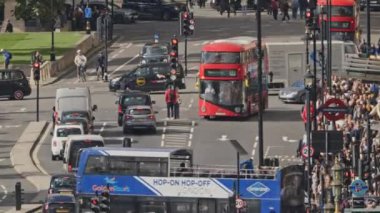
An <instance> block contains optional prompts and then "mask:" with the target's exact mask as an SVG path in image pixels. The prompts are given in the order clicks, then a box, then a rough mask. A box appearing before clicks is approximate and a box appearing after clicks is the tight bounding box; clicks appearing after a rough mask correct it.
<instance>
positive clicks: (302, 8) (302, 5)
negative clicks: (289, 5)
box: [298, 0, 307, 19]
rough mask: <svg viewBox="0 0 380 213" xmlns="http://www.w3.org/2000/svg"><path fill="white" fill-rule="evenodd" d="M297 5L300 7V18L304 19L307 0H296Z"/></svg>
mask: <svg viewBox="0 0 380 213" xmlns="http://www.w3.org/2000/svg"><path fill="white" fill-rule="evenodd" d="M298 5H299V8H300V19H304V18H305V13H306V7H307V0H298Z"/></svg>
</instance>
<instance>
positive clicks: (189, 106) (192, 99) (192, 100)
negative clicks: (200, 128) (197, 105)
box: [187, 98, 194, 110]
mask: <svg viewBox="0 0 380 213" xmlns="http://www.w3.org/2000/svg"><path fill="white" fill-rule="evenodd" d="M193 103H194V98H191V99H190V103H189V105H188V106H187V108H188V109H189V110H190V109H191V107H192V106H193Z"/></svg>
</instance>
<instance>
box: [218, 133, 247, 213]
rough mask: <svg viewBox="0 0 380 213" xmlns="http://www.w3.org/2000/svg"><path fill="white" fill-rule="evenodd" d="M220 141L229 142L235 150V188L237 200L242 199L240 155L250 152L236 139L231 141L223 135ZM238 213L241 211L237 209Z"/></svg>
mask: <svg viewBox="0 0 380 213" xmlns="http://www.w3.org/2000/svg"><path fill="white" fill-rule="evenodd" d="M218 141H223V142H224V141H228V142H229V143H231V145H232V146H233V147H234V148H235V151H236V161H237V162H236V187H235V199H236V200H237V199H239V197H240V155H247V154H248V152H247V151H246V150H245V149H244V148H243V147H242V146H241V145H240V143H239V141H237V140H235V139H229V138H228V136H227V135H222V136H221V137H220V138H219V139H218ZM236 212H237V213H239V212H240V209H237V208H236Z"/></svg>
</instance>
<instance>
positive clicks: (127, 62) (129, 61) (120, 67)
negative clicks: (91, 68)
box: [110, 54, 139, 76]
mask: <svg viewBox="0 0 380 213" xmlns="http://www.w3.org/2000/svg"><path fill="white" fill-rule="evenodd" d="M137 57H139V54H136V55H135V56H133V57H132V58H131V59H129V60H128V61H126V62H125V63H124V64H122V65H120V66H119V67H117V68H116V69H115V70H114V71H112V72H111V73H110V76H111V75H112V74H114V73H115V72H117V71H119V70H121V69H122V68H123V67H124V66H125V65H127V64H129V63H131V62H132V61H133V60H135V59H136V58H137Z"/></svg>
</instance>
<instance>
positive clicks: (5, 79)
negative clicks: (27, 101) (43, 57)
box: [0, 69, 32, 100]
mask: <svg viewBox="0 0 380 213" xmlns="http://www.w3.org/2000/svg"><path fill="white" fill-rule="evenodd" d="M30 93H32V89H31V88H30V85H29V81H28V79H27V78H26V76H25V74H24V72H23V71H21V70H9V69H7V70H0V97H4V98H9V99H11V100H22V99H24V97H25V96H28V95H30Z"/></svg>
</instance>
